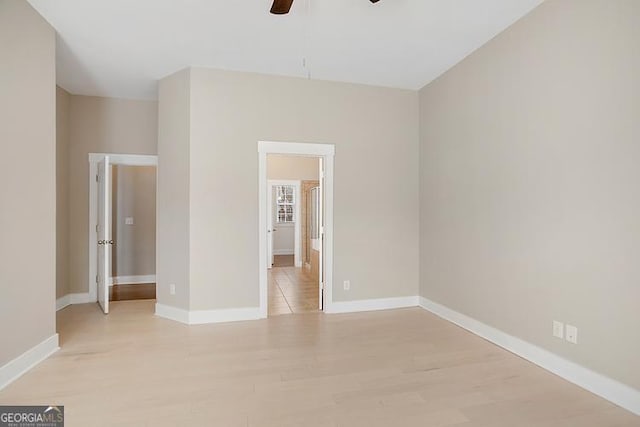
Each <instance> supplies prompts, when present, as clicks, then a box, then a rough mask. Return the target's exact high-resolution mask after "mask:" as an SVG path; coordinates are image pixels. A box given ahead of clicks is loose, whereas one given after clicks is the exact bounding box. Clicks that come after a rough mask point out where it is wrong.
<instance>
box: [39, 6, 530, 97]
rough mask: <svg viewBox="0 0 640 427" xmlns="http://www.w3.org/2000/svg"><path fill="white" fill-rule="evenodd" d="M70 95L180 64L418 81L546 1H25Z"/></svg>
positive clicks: (152, 77) (139, 83)
mask: <svg viewBox="0 0 640 427" xmlns="http://www.w3.org/2000/svg"><path fill="white" fill-rule="evenodd" d="M29 1H30V3H31V4H32V5H33V6H34V7H35V8H36V9H37V10H38V11H39V12H40V13H41V14H42V15H43V16H44V17H45V18H46V19H47V20H48V21H49V22H50V23H51V24H52V25H53V26H54V27H55V28H56V30H57V31H58V33H59V34H58V42H57V59H58V84H59V85H60V86H62V87H64V88H65V89H67V90H68V91H70V92H71V93H74V94H82V95H98V96H112V97H121V98H140V99H154V98H156V83H157V80H158V79H161V78H162V77H165V76H167V75H169V74H171V73H173V72H175V71H178V70H180V69H182V68H185V67H187V66H204V67H212V68H221V69H228V70H240V71H253V72H259V73H267V74H279V75H287V76H298V77H307V70H306V69H304V68H303V66H302V63H303V61H302V58H303V57H306V58H307V68H308V70H309V71H310V74H311V78H312V79H321V80H334V81H343V82H355V83H364V84H370V85H377V86H389V87H396V88H407V89H419V88H421V87H422V86H424V85H425V84H427V83H429V82H430V81H432V80H433V79H435V78H436V77H438V76H439V75H440V74H442V73H443V72H444V71H446V70H447V69H449V68H451V67H452V66H453V65H455V64H456V63H457V62H459V61H460V60H461V59H463V58H464V57H465V56H467V55H468V54H469V53H471V52H473V51H474V50H475V49H477V48H478V47H480V46H482V45H483V44H484V43H486V42H487V41H488V40H489V39H491V38H492V37H493V36H495V35H496V34H498V33H499V32H501V31H502V30H504V29H505V28H506V27H508V26H509V25H511V24H512V23H513V22H515V21H516V20H518V19H519V18H520V17H522V16H523V15H525V14H526V13H527V12H529V11H530V10H532V9H533V8H534V7H535V6H537V5H538V4H540V3H542V0H381V1H380V2H379V3H377V4H375V5H374V4H371V3H370V2H369V0H295V1H294V4H293V7H292V9H291V13H290V14H289V15H283V16H275V15H271V14H269V8H270V5H271V0H29Z"/></svg>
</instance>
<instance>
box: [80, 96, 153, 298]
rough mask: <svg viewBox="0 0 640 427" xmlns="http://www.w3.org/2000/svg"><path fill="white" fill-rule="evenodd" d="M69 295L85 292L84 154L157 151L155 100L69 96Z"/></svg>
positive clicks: (86, 160)
mask: <svg viewBox="0 0 640 427" xmlns="http://www.w3.org/2000/svg"><path fill="white" fill-rule="evenodd" d="M69 114H70V125H69V130H70V143H69V214H70V216H69V263H70V264H69V292H72V293H77V292H88V291H89V277H88V276H89V258H88V256H89V255H88V254H89V248H88V239H89V236H88V234H87V233H88V232H89V158H88V155H89V153H118V154H151V155H154V154H156V152H157V139H158V138H157V135H158V112H157V102H155V101H134V100H126V99H114V98H101V97H93V96H77V95H73V96H71V100H70V109H69Z"/></svg>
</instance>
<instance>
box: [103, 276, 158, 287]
mask: <svg viewBox="0 0 640 427" xmlns="http://www.w3.org/2000/svg"><path fill="white" fill-rule="evenodd" d="M147 283H156V275H155V274H147V275H140V276H114V277H111V278H110V279H109V286H112V285H142V284H147Z"/></svg>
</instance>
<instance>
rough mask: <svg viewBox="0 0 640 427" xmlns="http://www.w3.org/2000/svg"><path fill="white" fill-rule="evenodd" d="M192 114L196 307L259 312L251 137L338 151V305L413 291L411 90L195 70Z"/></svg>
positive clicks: (414, 103) (414, 129) (414, 121)
mask: <svg viewBox="0 0 640 427" xmlns="http://www.w3.org/2000/svg"><path fill="white" fill-rule="evenodd" d="M160 103H161V108H162V103H163V99H162V97H161V98H160ZM190 107H191V136H190V147H189V149H190V167H189V170H190V198H191V200H190V206H191V210H190V248H191V250H190V285H191V286H190V292H191V294H190V300H191V304H190V308H191V309H192V310H194V309H195V310H197V309H223V308H231V307H257V306H258V304H259V292H258V288H259V285H258V282H259V280H258V226H257V224H258V214H257V212H258V153H257V142H258V141H259V140H271V141H296V142H320V143H328V144H335V145H336V157H335V210H334V213H335V228H334V230H335V247H334V257H335V262H334V264H335V265H334V280H335V286H334V290H333V296H334V300H336V301H345V300H357V299H367V298H386V297H398V296H410V295H416V294H417V292H418V236H417V234H418V158H417V156H416V153H417V151H418V95H417V93H416V92H412V91H405V90H395V89H385V88H376V87H370V86H363V85H352V84H342V83H330V82H322V81H310V80H306V79H296V78H286V77H274V76H266V75H259V74H249V73H239V72H225V71H217V70H209V69H200V68H196V69H192V70H191V102H190ZM365 159H366V161H365ZM164 161H165V162H166V161H168V159H166V158H165V159H164ZM372 179H375V185H372ZM162 191H163V189H162V187H161V186H160V192H162ZM383 200H384V201H385V202H382V201H383ZM388 200H392V201H393V203H389V202H388ZM160 238H161V237H160V236H159V239H160ZM372 266H375V268H372ZM345 279H349V280H351V290H350V291H343V289H342V281H343V280H345Z"/></svg>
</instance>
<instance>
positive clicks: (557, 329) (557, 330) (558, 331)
mask: <svg viewBox="0 0 640 427" xmlns="http://www.w3.org/2000/svg"><path fill="white" fill-rule="evenodd" d="M553 336H554V337H556V338H560V339H563V338H564V323H562V322H558V321H557V320H554V321H553Z"/></svg>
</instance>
